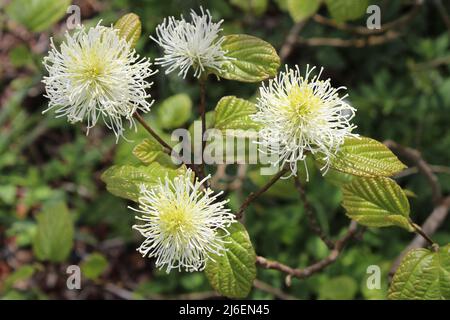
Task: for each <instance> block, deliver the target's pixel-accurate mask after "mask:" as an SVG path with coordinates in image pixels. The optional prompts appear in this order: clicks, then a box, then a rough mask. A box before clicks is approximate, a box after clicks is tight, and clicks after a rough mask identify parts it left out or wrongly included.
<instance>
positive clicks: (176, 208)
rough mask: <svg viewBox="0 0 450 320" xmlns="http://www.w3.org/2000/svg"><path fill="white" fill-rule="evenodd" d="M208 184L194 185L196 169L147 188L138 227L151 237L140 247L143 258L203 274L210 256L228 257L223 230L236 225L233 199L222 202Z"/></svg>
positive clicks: (142, 192)
mask: <svg viewBox="0 0 450 320" xmlns="http://www.w3.org/2000/svg"><path fill="white" fill-rule="evenodd" d="M208 178H209V176H208V177H207V178H205V179H204V180H202V181H198V180H197V179H196V180H195V181H194V182H192V171H191V170H190V169H188V170H187V171H186V173H185V174H183V175H179V176H178V177H176V178H174V179H173V180H170V179H169V178H168V177H166V179H165V181H164V182H162V181H161V182H160V183H159V184H158V185H157V186H156V187H154V188H151V189H147V188H146V187H145V186H142V187H141V194H140V197H139V208H138V209H134V208H130V209H132V210H134V211H137V212H139V213H141V216H137V217H136V219H138V220H140V221H142V224H138V225H134V226H133V228H134V229H136V230H138V231H139V232H140V233H141V234H142V235H143V236H144V237H145V238H146V239H145V240H144V242H143V243H142V244H141V246H140V247H139V248H138V249H137V250H138V251H139V253H141V254H142V256H143V257H145V256H147V257H155V258H156V267H158V268H161V269H162V268H165V269H166V271H167V273H169V272H170V270H172V269H178V270H179V271H180V270H181V269H184V270H186V271H190V272H192V271H201V270H203V269H204V268H205V263H206V261H207V259H209V257H210V254H218V255H221V254H223V253H224V251H225V248H224V243H225V241H224V239H223V235H222V236H221V235H219V234H218V231H219V230H223V231H225V233H226V234H228V232H227V231H226V228H227V227H228V226H229V225H230V224H231V223H233V222H235V218H234V217H235V216H234V214H233V213H231V212H230V210H229V209H226V208H225V207H224V206H225V204H226V203H227V202H228V201H217V198H218V197H219V196H220V195H221V193H217V194H214V192H213V191H212V190H211V189H209V188H207V189H203V190H202V187H201V186H202V183H203V182H204V181H205V180H206V179H208Z"/></svg>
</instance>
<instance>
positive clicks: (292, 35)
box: [280, 20, 308, 61]
mask: <svg viewBox="0 0 450 320" xmlns="http://www.w3.org/2000/svg"><path fill="white" fill-rule="evenodd" d="M307 21H308V20H304V21H301V22H297V23H296V24H294V26H293V27H292V28H291V30H289V33H288V35H287V37H286V40H285V41H284V43H283V46H282V47H281V49H280V60H281V61H284V60H286V58H287V57H289V55H290V54H291V52H292V50H293V49H294V46H295V44H296V43H297V38H298V34H299V33H300V31H301V30H302V29H303V27H304V26H305V24H306V22H307Z"/></svg>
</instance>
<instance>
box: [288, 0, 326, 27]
mask: <svg viewBox="0 0 450 320" xmlns="http://www.w3.org/2000/svg"><path fill="white" fill-rule="evenodd" d="M321 2H322V0H287V8H288V11H289V14H290V15H291V17H292V19H293V20H294V21H295V22H300V21H303V20H305V19H306V18H308V17H310V16H312V15H313V14H315V13H316V12H317V10H318V9H319V7H320V3H321Z"/></svg>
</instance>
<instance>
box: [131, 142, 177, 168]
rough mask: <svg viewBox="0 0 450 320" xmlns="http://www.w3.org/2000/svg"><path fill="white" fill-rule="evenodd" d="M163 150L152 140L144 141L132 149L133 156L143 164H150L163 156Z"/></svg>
mask: <svg viewBox="0 0 450 320" xmlns="http://www.w3.org/2000/svg"><path fill="white" fill-rule="evenodd" d="M163 151H164V148H163V146H162V145H161V144H159V142H158V141H156V140H155V139H153V138H149V139H144V140H143V141H142V142H141V143H139V144H138V145H137V146H136V147H134V149H133V154H134V155H135V156H136V157H137V158H138V159H139V160H141V161H142V162H143V163H145V164H150V163H152V162H153V161H155V160H156V158H158V156H161V155H162V154H163ZM167 157H169V155H167Z"/></svg>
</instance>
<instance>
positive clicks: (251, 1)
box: [230, 0, 269, 16]
mask: <svg viewBox="0 0 450 320" xmlns="http://www.w3.org/2000/svg"><path fill="white" fill-rule="evenodd" d="M230 2H231V4H233V5H235V6H236V7H239V8H240V9H241V10H242V11H245V12H250V13H253V14H254V15H257V16H259V15H261V14H263V13H264V12H266V9H267V4H268V2H269V0H231V1H230Z"/></svg>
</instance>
